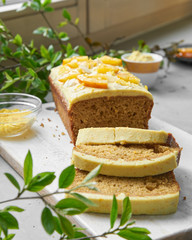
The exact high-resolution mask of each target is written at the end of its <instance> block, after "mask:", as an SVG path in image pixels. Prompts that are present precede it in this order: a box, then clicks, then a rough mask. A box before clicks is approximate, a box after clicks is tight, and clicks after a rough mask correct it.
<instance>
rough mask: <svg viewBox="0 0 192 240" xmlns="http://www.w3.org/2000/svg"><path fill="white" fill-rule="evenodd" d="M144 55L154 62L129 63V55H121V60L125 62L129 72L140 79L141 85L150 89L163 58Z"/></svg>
mask: <svg viewBox="0 0 192 240" xmlns="http://www.w3.org/2000/svg"><path fill="white" fill-rule="evenodd" d="M144 54H145V55H149V56H151V57H152V58H153V59H154V60H153V61H149V62H138V61H131V60H129V59H128V57H129V56H130V55H131V53H127V54H124V55H122V56H121V59H122V60H123V61H124V62H125V64H126V68H127V70H128V71H129V72H131V73H133V74H134V75H135V76H136V77H138V78H140V80H141V83H142V84H143V85H147V86H148V88H152V87H153V86H154V85H155V82H156V79H157V73H158V70H159V67H160V64H161V62H162V60H163V57H162V56H161V55H159V54H155V53H144Z"/></svg>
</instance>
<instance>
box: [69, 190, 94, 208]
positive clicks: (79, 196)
mask: <svg viewBox="0 0 192 240" xmlns="http://www.w3.org/2000/svg"><path fill="white" fill-rule="evenodd" d="M70 195H72V196H73V197H75V198H77V199H79V200H80V201H81V202H83V203H84V204H86V205H88V206H94V207H96V206H97V204H96V203H94V202H92V201H91V200H89V199H88V198H86V197H84V196H83V195H81V194H79V193H70Z"/></svg>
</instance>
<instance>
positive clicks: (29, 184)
mask: <svg viewBox="0 0 192 240" xmlns="http://www.w3.org/2000/svg"><path fill="white" fill-rule="evenodd" d="M101 167H102V165H99V166H98V167H96V168H95V169H93V170H92V171H91V172H90V173H89V174H88V175H87V176H86V177H85V178H84V179H83V181H82V182H81V183H80V184H79V185H78V186H75V187H71V188H70V185H71V184H72V183H73V181H74V179H75V167H74V165H71V166H68V167H67V168H65V169H64V170H63V171H62V172H61V174H60V176H59V181H58V190H56V191H55V192H53V193H50V194H47V195H43V196H39V197H22V195H23V193H24V192H27V191H29V192H38V191H40V190H42V189H43V188H45V187H46V186H48V185H50V184H51V183H52V182H53V181H54V179H55V177H56V176H55V173H54V172H42V173H39V174H37V175H35V176H33V159H32V155H31V152H30V151H28V153H27V155H26V157H25V160H24V169H23V176H24V186H23V187H21V186H20V185H19V183H18V181H17V180H16V178H15V177H14V176H13V175H11V174H10V173H5V176H6V177H7V179H8V180H9V181H10V182H11V183H12V185H13V186H14V187H15V188H16V189H17V191H18V193H17V196H16V197H15V198H13V199H9V200H5V201H1V202H0V204H1V203H6V202H11V201H15V200H18V199H23V200H24V199H25V200H28V199H36V198H41V199H42V200H43V201H44V202H45V200H44V198H45V197H47V196H50V195H53V194H64V193H67V194H68V198H63V199H61V200H60V201H59V202H57V203H56V204H55V205H52V204H48V203H46V202H45V207H44V209H43V210H42V213H41V222H42V226H43V228H44V229H45V231H46V232H47V233H48V234H49V235H51V234H53V233H54V232H57V233H58V234H59V235H60V239H81V240H82V239H90V238H92V239H93V238H96V237H106V236H108V235H111V234H116V235H118V236H120V237H122V238H125V239H130V240H137V239H143V240H149V239H150V237H149V236H148V234H149V233H150V232H149V231H148V230H147V229H145V228H138V227H131V228H130V226H131V225H133V224H134V223H135V221H131V222H129V220H130V218H131V215H132V214H131V203H130V200H129V198H128V197H126V198H125V199H124V200H123V209H122V215H121V219H120V222H119V224H118V226H117V227H116V228H114V226H115V223H116V221H117V216H118V201H117V199H116V197H115V195H114V196H113V203H112V208H111V214H110V229H109V230H108V231H107V232H104V233H102V234H100V235H98V236H91V237H89V236H86V235H85V234H84V233H82V232H81V230H84V229H79V228H77V227H76V226H75V225H73V224H72V223H71V222H70V220H69V219H68V218H67V216H74V215H77V214H81V213H83V212H85V211H86V210H87V209H88V207H89V206H97V205H96V204H95V203H94V202H92V201H91V200H90V199H88V198H86V197H85V196H84V195H82V194H80V193H77V192H75V190H77V189H78V188H81V187H87V188H89V189H95V190H97V189H96V188H95V183H94V182H91V181H92V180H93V179H94V178H95V177H96V176H97V175H98V174H99V172H100V170H101ZM22 211H24V209H22V208H20V207H18V206H7V207H6V208H4V209H2V210H0V230H1V231H0V238H1V237H2V235H4V238H3V240H10V239H13V238H14V236H15V234H9V230H10V229H19V223H18V221H17V219H16V218H15V217H14V216H13V214H11V213H10V212H22Z"/></svg>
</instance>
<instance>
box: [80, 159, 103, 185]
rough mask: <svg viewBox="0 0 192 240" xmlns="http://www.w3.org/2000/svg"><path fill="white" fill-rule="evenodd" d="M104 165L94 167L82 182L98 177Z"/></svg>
mask: <svg viewBox="0 0 192 240" xmlns="http://www.w3.org/2000/svg"><path fill="white" fill-rule="evenodd" d="M101 167H102V165H101V164H100V165H98V166H97V167H96V168H94V169H93V170H92V171H91V172H90V173H88V175H87V176H86V177H85V178H84V179H83V181H82V184H84V183H87V182H89V181H90V180H91V179H93V178H94V177H96V176H97V175H98V174H99V172H100V170H101Z"/></svg>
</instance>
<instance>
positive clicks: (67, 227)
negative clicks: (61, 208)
mask: <svg viewBox="0 0 192 240" xmlns="http://www.w3.org/2000/svg"><path fill="white" fill-rule="evenodd" d="M59 220H60V224H61V228H62V230H63V232H64V233H66V234H67V235H68V236H69V237H71V238H72V237H73V236H74V230H73V225H72V224H71V222H70V221H69V220H68V219H67V218H66V217H63V216H61V215H59Z"/></svg>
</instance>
